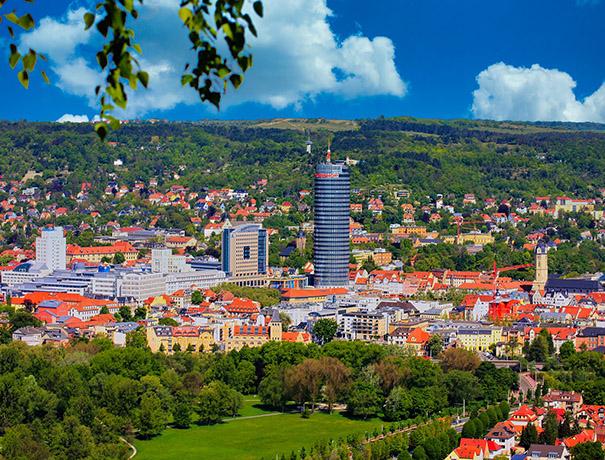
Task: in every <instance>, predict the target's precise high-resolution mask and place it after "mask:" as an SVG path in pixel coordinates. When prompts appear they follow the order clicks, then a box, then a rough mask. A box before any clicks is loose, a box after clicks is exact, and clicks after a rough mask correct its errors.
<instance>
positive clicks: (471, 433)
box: [462, 419, 481, 439]
mask: <svg viewBox="0 0 605 460" xmlns="http://www.w3.org/2000/svg"><path fill="white" fill-rule="evenodd" d="M478 436H481V433H477V426H476V423H475V419H470V420H468V421H467V422H466V423H465V424H464V425H462V437H463V438H471V439H474V438H476V437H478Z"/></svg>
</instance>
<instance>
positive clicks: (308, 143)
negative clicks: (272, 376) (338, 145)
mask: <svg viewBox="0 0 605 460" xmlns="http://www.w3.org/2000/svg"><path fill="white" fill-rule="evenodd" d="M312 146H313V142H311V131H309V130H307V153H308V154H311V147H312Z"/></svg>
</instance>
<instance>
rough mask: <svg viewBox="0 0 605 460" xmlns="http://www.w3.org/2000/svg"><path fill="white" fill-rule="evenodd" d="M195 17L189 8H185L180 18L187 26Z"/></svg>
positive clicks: (180, 13)
mask: <svg viewBox="0 0 605 460" xmlns="http://www.w3.org/2000/svg"><path fill="white" fill-rule="evenodd" d="M192 17H193V12H192V11H191V10H190V9H189V8H187V7H185V6H184V7H183V8H181V9H180V10H179V18H181V21H183V24H186V23H187V21H189V20H190V19H191V18H192Z"/></svg>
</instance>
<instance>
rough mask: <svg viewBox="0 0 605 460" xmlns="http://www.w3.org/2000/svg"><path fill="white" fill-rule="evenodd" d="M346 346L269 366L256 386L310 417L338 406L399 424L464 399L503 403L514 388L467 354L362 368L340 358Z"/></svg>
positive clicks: (507, 376) (398, 358) (503, 372)
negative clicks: (319, 409)
mask: <svg viewBox="0 0 605 460" xmlns="http://www.w3.org/2000/svg"><path fill="white" fill-rule="evenodd" d="M345 343H350V342H331V343H330V344H327V345H325V346H324V347H323V350H328V351H329V350H331V349H332V347H333V348H334V349H338V350H339V353H331V355H332V356H321V357H319V358H315V357H310V358H307V359H305V360H304V361H302V362H301V363H299V364H295V365H289V366H288V365H270V366H268V367H267V368H266V370H265V374H264V376H263V378H262V379H261V381H260V384H259V387H258V392H259V396H260V397H261V399H262V401H263V403H264V404H266V405H268V406H271V407H273V408H275V409H278V410H284V408H285V407H286V405H287V403H288V401H291V400H293V401H295V402H296V404H297V405H298V406H299V407H301V408H304V407H306V406H307V405H308V406H309V408H310V411H311V413H312V412H313V411H315V409H316V407H317V404H318V403H323V404H325V405H326V408H327V409H328V410H330V411H331V410H332V407H333V406H334V404H336V403H341V404H344V405H346V407H347V410H348V412H349V413H350V414H351V415H352V416H355V417H361V418H368V417H373V416H376V415H382V416H384V417H385V418H386V419H387V420H392V421H397V420H405V419H411V418H415V417H418V416H421V417H429V416H432V415H435V414H439V413H441V412H442V411H443V410H445V409H446V408H450V407H460V406H461V405H462V403H463V400H465V401H466V403H467V404H469V405H472V404H473V402H475V401H479V400H482V401H491V402H496V401H502V400H505V399H507V396H508V392H509V390H510V389H513V388H516V385H517V375H516V374H515V373H514V372H512V371H511V370H509V369H497V368H496V367H495V366H494V365H493V364H490V363H480V361H479V360H478V359H477V357H476V355H474V354H473V353H470V352H468V351H465V350H455V349H454V350H448V351H447V352H445V353H444V354H443V355H442V356H443V359H442V362H441V365H438V364H435V363H433V362H431V361H427V360H425V359H422V358H418V357H415V356H410V355H406V354H405V353H404V352H402V351H400V350H398V351H397V352H394V353H392V354H387V355H384V356H381V357H378V358H377V359H376V360H374V361H371V362H368V363H365V364H364V363H352V361H351V357H350V356H348V355H347V354H345V353H340V352H342V351H344V350H343V345H342V344H345ZM347 351H352V350H347ZM345 360H346V361H345ZM345 362H347V364H348V365H347V364H345ZM351 364H352V365H351Z"/></svg>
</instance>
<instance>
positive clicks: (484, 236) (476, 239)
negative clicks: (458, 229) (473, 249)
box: [443, 233, 494, 246]
mask: <svg viewBox="0 0 605 460" xmlns="http://www.w3.org/2000/svg"><path fill="white" fill-rule="evenodd" d="M443 242H444V243H448V244H454V243H456V244H467V243H471V244H478V245H481V246H483V245H486V244H491V243H493V242H494V237H493V236H492V235H491V234H490V233H461V234H460V235H458V236H456V235H447V236H444V237H443Z"/></svg>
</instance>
